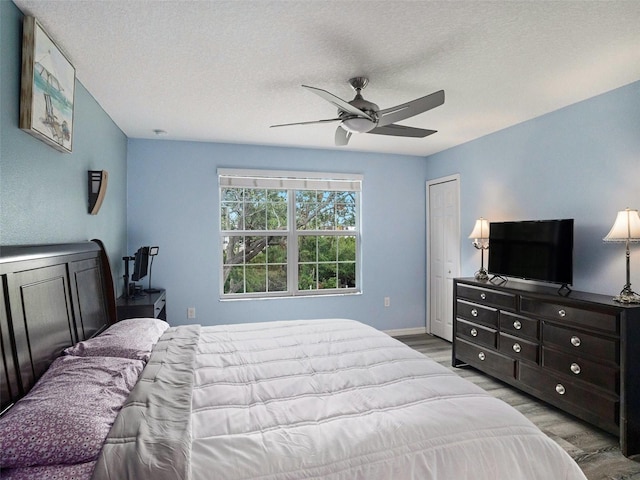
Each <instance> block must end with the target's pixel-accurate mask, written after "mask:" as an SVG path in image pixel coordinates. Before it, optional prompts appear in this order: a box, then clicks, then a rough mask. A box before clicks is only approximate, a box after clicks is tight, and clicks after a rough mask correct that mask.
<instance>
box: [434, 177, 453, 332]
mask: <svg viewBox="0 0 640 480" xmlns="http://www.w3.org/2000/svg"><path fill="white" fill-rule="evenodd" d="M427 190H428V204H429V208H428V212H427V216H428V218H427V237H428V239H427V265H428V268H427V271H428V273H427V275H428V277H429V278H428V281H427V285H428V287H427V288H428V291H427V311H428V319H427V325H428V329H429V331H430V332H431V333H432V334H433V335H437V336H438V337H442V338H444V339H446V340H449V341H451V340H452V339H453V279H454V278H455V277H457V276H458V275H459V270H460V218H459V216H460V209H459V202H460V200H459V180H458V178H457V177H455V178H450V177H449V178H448V179H443V181H441V182H438V181H437V180H436V181H431V182H429V183H427Z"/></svg>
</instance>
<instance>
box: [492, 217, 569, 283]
mask: <svg viewBox="0 0 640 480" xmlns="http://www.w3.org/2000/svg"><path fill="white" fill-rule="evenodd" d="M488 270H489V273H491V274H494V275H500V276H505V277H517V278H523V279H527V280H539V281H543V282H552V283H560V284H566V285H570V284H571V283H572V282H573V219H563V220H530V221H521V222H491V223H490V224H489V265H488Z"/></svg>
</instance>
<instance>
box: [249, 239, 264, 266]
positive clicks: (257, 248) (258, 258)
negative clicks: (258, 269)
mask: <svg viewBox="0 0 640 480" xmlns="http://www.w3.org/2000/svg"><path fill="white" fill-rule="evenodd" d="M266 248H267V237H246V238H245V252H244V261H245V263H253V264H256V263H261V264H265V263H267V252H266Z"/></svg>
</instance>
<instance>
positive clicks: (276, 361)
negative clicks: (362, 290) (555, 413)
mask: <svg viewBox="0 0 640 480" xmlns="http://www.w3.org/2000/svg"><path fill="white" fill-rule="evenodd" d="M30 248H31V255H29V256H28V258H26V257H25V256H24V255H22V254H21V253H20V251H19V250H20V249H14V250H10V251H9V252H7V251H5V249H4V247H3V251H2V257H1V258H0V274H2V282H3V289H2V292H3V295H4V298H3V300H4V302H3V305H4V307H3V309H2V310H0V312H2V317H1V318H0V336H1V337H2V347H3V350H2V354H3V372H2V373H3V379H7V381H6V382H4V381H3V387H2V388H3V392H2V393H3V398H2V402H3V407H7V409H6V411H5V413H4V414H3V416H2V418H0V447H2V448H0V455H1V456H2V457H1V458H0V465H1V466H2V467H3V470H2V473H1V474H0V476H2V478H3V479H4V478H10V479H14V480H16V479H25V478H67V479H83V480H88V479H91V478H93V479H94V480H107V479H108V480H116V479H118V480H124V479H136V480H140V479H154V480H155V479H159V480H162V479H173V480H178V479H192V480H201V479H210V478H221V479H230V480H231V479H264V480H276V479H300V478H316V479H367V480H370V479H454V478H455V479H458V478H474V479H491V480H494V479H498V478H505V479H506V478H508V479H510V480H511V479H528V480H531V479H544V480H548V479H549V478H553V479H558V480H561V479H567V480H568V479H584V478H585V477H584V475H583V474H582V472H581V471H580V469H579V467H578V466H577V465H576V464H575V462H574V461H573V460H572V459H571V458H570V457H569V456H568V455H567V454H566V452H565V451H564V450H562V449H561V448H560V447H559V446H558V445H557V444H556V443H555V442H553V441H552V440H550V439H549V438H548V437H546V436H545V435H544V434H543V433H542V432H541V431H540V430H539V429H538V428H537V427H535V426H534V425H533V424H531V423H530V422H529V421H528V420H527V419H526V418H525V417H524V416H522V415H521V414H520V413H519V412H517V411H516V410H515V409H513V408H511V407H510V406H508V405H507V404H505V403H503V402H502V401H500V400H497V399H495V398H493V397H491V396H490V395H488V394H487V393H486V392H484V391H483V390H482V389H480V388H479V387H477V386H475V385H473V384H471V383H469V382H467V381H466V380H464V379H462V378H460V377H459V376H457V375H456V374H455V373H453V372H451V371H449V370H448V369H446V368H444V367H442V366H441V365H439V364H437V363H436V362H433V361H431V360H429V359H427V358H426V357H424V356H423V355H422V354H420V353H418V352H416V351H414V350H412V349H411V348H409V347H407V346H405V345H404V344H402V343H401V342H399V341H397V340H395V339H393V338H391V337H389V336H387V335H386V334H384V333H382V332H379V331H377V330H376V329H374V328H372V327H369V326H367V325H364V324H362V323H359V322H356V321H353V320H349V319H318V320H300V321H280V322H268V323H251V324H235V325H234V324H228V325H217V326H206V327H203V326H199V325H188V326H178V327H171V326H169V325H168V324H166V323H164V322H162V321H160V320H156V319H132V320H127V321H124V322H117V323H115V316H114V314H113V305H112V304H113V302H114V299H113V293H112V292H113V286H112V284H111V283H110V280H109V279H110V278H111V274H110V269H109V268H108V260H107V259H106V255H105V254H104V251H103V249H101V248H100V246H99V244H96V243H93V242H87V243H84V244H74V246H73V247H70V246H57V247H51V246H49V247H47V249H45V250H46V252H44V253H43V252H41V251H40V250H39V249H38V248H35V247H30ZM34 248H35V250H34ZM58 250H60V251H63V252H64V253H63V254H61V255H56V254H53V253H52V252H53V251H58ZM9 259H13V261H11V260H9ZM40 262H43V265H40ZM77 262H81V263H82V265H83V267H82V268H77V267H78V266H79V264H78V263H77ZM54 264H55V265H57V271H58V272H59V273H60V274H61V276H58V277H56V278H58V280H56V281H52V280H46V281H44V282H43V281H42V278H50V277H55V276H53V275H51V274H50V272H51V266H52V265H54ZM25 267H26V270H25ZM47 269H49V270H48V271H47V272H44V273H43V270H47ZM77 271H81V272H83V273H82V275H81V277H82V281H78V280H77V279H78V275H77V274H76V273H75V272H77ZM25 272H30V273H29V275H28V276H29V279H28V280H29V281H28V282H27V281H25V277H26V276H27V275H26V273H25ZM36 272H37V273H36ZM64 272H66V273H64ZM107 277H108V278H107ZM34 278H39V279H40V280H37V281H34ZM88 279H90V280H88ZM18 280H19V281H18ZM50 282H53V283H57V284H58V288H48V287H47V289H45V291H46V295H45V298H42V295H41V294H42V293H43V291H42V286H40V287H39V288H40V291H39V292H37V293H38V295H33V294H30V297H29V301H28V302H26V303H25V295H24V294H23V292H24V291H27V290H28V289H29V288H32V286H33V285H42V284H45V285H46V284H49V283H50ZM79 285H80V286H81V287H79ZM74 291H75V293H72V292H74ZM32 293H33V292H32ZM56 295H62V297H63V298H62V300H60V299H58V300H56V298H55V297H56ZM51 302H54V303H55V302H58V303H61V304H64V305H65V308H58V309H57V310H56V312H57V314H56V315H53V316H54V317H55V319H54V320H51V316H52V314H51V308H50V307H48V306H47V305H49V304H50V303H51ZM16 304H21V305H23V306H22V307H17V306H16ZM25 305H26V306H25ZM82 305H84V306H85V307H83V308H80V306H82ZM86 305H90V308H88V307H86ZM25 312H29V313H28V314H25ZM45 318H46V319H47V320H46V322H48V328H47V329H43V328H42V327H41V325H42V323H43V321H44V320H43V319H45ZM32 323H34V324H35V325H39V326H38V327H35V328H34V327H32V326H31V324H32ZM105 329H106V330H105ZM56 330H61V331H63V334H61V335H60V336H58V335H57V334H56V335H54V334H53V333H54V331H56ZM103 330H105V331H103ZM45 331H46V333H45ZM48 339H49V340H51V341H49V340H48ZM54 339H55V340H54ZM32 343H33V344H34V345H35V344H37V345H38V348H37V349H34V348H32V347H31V346H30V345H31V344H32ZM63 350H64V352H63ZM25 351H29V352H31V353H29V354H28V353H25ZM34 351H36V352H39V353H36V354H33V352H34ZM60 353H63V355H60ZM34 365H37V368H36V367H34ZM49 365H51V366H49ZM86 377H89V380H88V381H89V383H90V385H91V386H90V387H86V386H84V385H85V378H86ZM37 378H40V380H39V381H38V382H37V383H35V382H36V379H37ZM70 379H71V381H70ZM5 383H6V385H5ZM5 387H6V388H5ZM92 392H94V393H95V395H94V393H92ZM56 395H57V396H61V397H62V398H63V400H62V401H61V400H57V403H55V402H53V400H52V399H54V398H57V397H56ZM6 399H7V400H6ZM52 404H53V405H52ZM38 405H39V406H38ZM43 405H44V407H43ZM56 405H57V406H56ZM37 408H41V409H42V410H40V412H44V413H38V414H36V413H34V411H37ZM96 418H97V420H96ZM52 419H53V420H52ZM79 419H81V420H82V419H83V421H79ZM84 421H86V422H88V423H86V424H85V423H83V422H84ZM12 422H13V423H14V425H12ZM56 422H57V423H56ZM96 423H97V424H98V425H95V424H96ZM25 430H26V431H27V434H23V433H20V432H24V431H25ZM34 432H37V433H34ZM21 435H22V437H24V438H19V437H20V436H21ZM96 437H97V438H96ZM7 438H9V440H6V439H7ZM3 442H4V443H3ZM21 442H22V443H21ZM38 442H39V443H38ZM24 443H27V444H29V445H28V446H27V447H28V448H30V449H31V450H30V451H29V452H28V453H24V449H25V448H27V447H23V446H22V444H24ZM43 452H44V453H43ZM3 462H4V463H3Z"/></svg>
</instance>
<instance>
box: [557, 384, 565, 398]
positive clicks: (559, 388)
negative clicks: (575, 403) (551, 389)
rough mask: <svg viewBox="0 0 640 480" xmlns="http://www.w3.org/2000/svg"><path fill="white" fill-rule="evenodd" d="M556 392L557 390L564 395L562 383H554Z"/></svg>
mask: <svg viewBox="0 0 640 480" xmlns="http://www.w3.org/2000/svg"><path fill="white" fill-rule="evenodd" d="M556 392H558V393H559V394H560V395H564V394H565V393H566V392H567V390H566V389H565V388H564V385H562V384H561V383H559V384H557V385H556Z"/></svg>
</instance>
